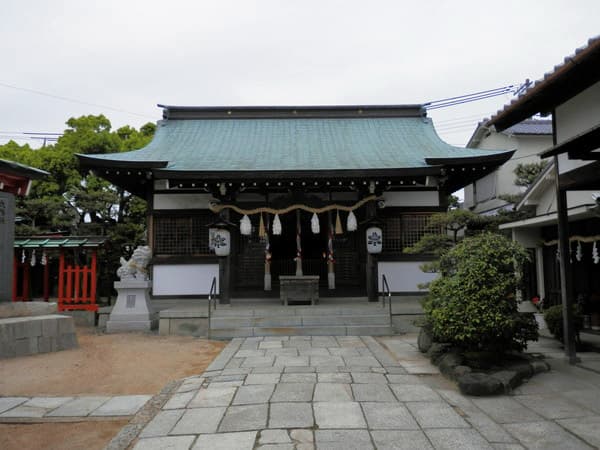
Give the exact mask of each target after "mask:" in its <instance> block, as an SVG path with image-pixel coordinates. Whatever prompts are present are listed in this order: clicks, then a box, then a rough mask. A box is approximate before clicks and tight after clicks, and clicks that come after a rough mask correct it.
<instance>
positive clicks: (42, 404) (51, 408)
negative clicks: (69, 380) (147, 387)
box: [0, 395, 152, 422]
mask: <svg viewBox="0 0 600 450" xmlns="http://www.w3.org/2000/svg"><path fill="white" fill-rule="evenodd" d="M151 397H152V396H150V395H121V396H113V397H111V396H80V397H0V410H1V411H3V412H2V414H0V422H1V421H2V419H6V420H7V421H14V420H15V419H40V420H42V421H43V420H44V419H48V420H52V419H57V418H69V417H72V418H86V417H90V418H91V417H109V416H111V417H112V416H118V417H122V416H133V415H135V414H136V413H137V412H138V411H139V410H140V409H141V408H142V406H144V404H145V403H146V402H147V401H148V400H150V398H151Z"/></svg>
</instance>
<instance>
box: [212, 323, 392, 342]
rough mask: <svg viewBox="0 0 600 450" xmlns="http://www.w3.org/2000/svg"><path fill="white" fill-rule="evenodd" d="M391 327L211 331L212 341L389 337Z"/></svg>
mask: <svg viewBox="0 0 600 450" xmlns="http://www.w3.org/2000/svg"><path fill="white" fill-rule="evenodd" d="M392 334H394V331H393V329H392V328H390V327H389V325H348V326H291V327H235V328H217V329H211V330H210V337H211V338H212V339H231V338H235V337H252V336H389V335H392Z"/></svg>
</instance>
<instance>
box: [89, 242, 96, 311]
mask: <svg viewBox="0 0 600 450" xmlns="http://www.w3.org/2000/svg"><path fill="white" fill-rule="evenodd" d="M97 260H98V252H97V250H92V263H91V272H92V273H91V274H90V278H91V286H90V296H89V298H90V300H91V301H92V302H93V303H96V300H97V299H96V281H97V280H98V278H97V264H98V262H97Z"/></svg>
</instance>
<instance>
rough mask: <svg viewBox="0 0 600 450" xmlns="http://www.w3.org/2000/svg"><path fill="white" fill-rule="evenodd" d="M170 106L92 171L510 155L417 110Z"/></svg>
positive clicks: (409, 164)
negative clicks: (454, 141)
mask: <svg viewBox="0 0 600 450" xmlns="http://www.w3.org/2000/svg"><path fill="white" fill-rule="evenodd" d="M168 108H169V107H166V108H165V111H166V113H165V115H166V116H167V117H168V119H167V120H163V121H161V122H160V123H159V126H158V128H157V131H156V135H155V137H154V139H153V140H152V142H151V143H150V144H149V145H147V146H146V147H144V148H142V149H140V150H135V151H131V152H126V153H114V154H106V155H94V156H91V155H80V158H81V159H82V161H84V162H85V164H86V165H87V166H89V167H93V166H94V165H97V166H101V167H102V166H104V167H106V166H113V165H118V166H122V167H127V166H129V165H131V167H146V166H147V167H153V168H155V169H158V170H157V172H160V171H161V169H163V170H168V171H169V172H171V171H181V172H183V171H194V172H195V171H201V172H205V171H210V172H215V171H217V172H218V171H275V170H276V171H299V170H303V171H306V170H369V169H400V168H424V167H429V166H430V165H435V164H441V163H443V160H446V159H452V160H454V159H461V158H466V159H468V158H481V157H484V158H485V156H487V155H489V156H492V157H493V156H494V155H495V156H496V158H493V159H497V157H498V156H499V155H502V154H505V153H506V152H493V151H489V152H487V151H482V150H477V149H468V148H462V147H454V146H452V145H449V144H447V143H445V142H444V141H442V140H441V139H440V138H439V136H438V135H437V133H436V132H435V129H434V127H433V123H432V121H431V119H429V118H426V117H423V116H422V114H421V112H420V110H419V109H414V108H413V110H412V111H413V112H414V111H416V114H412V115H410V114H407V113H406V111H404V112H402V114H399V116H398V117H394V116H393V114H388V115H391V117H385V116H384V117H377V116H369V115H368V114H365V116H366V117H365V116H362V117H360V116H356V117H344V115H348V114H346V113H345V110H343V111H342V112H344V114H342V115H341V117H335V116H334V117H330V116H327V115H324V116H319V117H314V115H313V116H312V117H293V116H292V112H291V111H290V112H289V115H281V116H271V117H269V116H268V115H267V116H266V117H265V116H264V114H263V116H260V115H257V116H256V117H253V116H252V115H250V116H249V115H246V116H244V117H231V118H228V117H227V116H224V114H220V115H217V116H215V117H210V115H208V116H202V115H200V116H198V115H196V116H192V117H188V116H185V117H183V116H180V117H179V118H177V116H175V117H176V118H173V115H168V112H169V109H168ZM383 108H390V109H391V107H383ZM398 108H402V107H398ZM404 109H406V107H404ZM190 110H192V109H191V108H190ZM207 110H208V108H205V109H201V108H200V109H199V111H203V112H206V111H207ZM265 111H268V109H265ZM184 112H185V110H184ZM221 112H223V110H221ZM235 112H236V111H235V110H234V115H233V116H235ZM326 112H327V114H329V115H332V113H331V112H329V111H326ZM254 113H255V112H254ZM361 113H362V111H361ZM367 113H368V110H367ZM228 114H229V112H228ZM294 114H296V112H295V110H294ZM333 115H334V114H333ZM223 116H224V117H223ZM199 117H200V118H199ZM426 158H427V159H429V158H431V160H430V163H431V164H428V163H427V161H426ZM432 161H435V162H432Z"/></svg>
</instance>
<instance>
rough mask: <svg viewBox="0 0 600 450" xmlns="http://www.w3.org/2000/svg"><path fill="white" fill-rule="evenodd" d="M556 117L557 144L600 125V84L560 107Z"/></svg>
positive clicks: (557, 109)
mask: <svg viewBox="0 0 600 450" xmlns="http://www.w3.org/2000/svg"><path fill="white" fill-rule="evenodd" d="M555 115H556V141H557V143H559V144H560V143H561V142H564V141H565V140H567V139H569V138H571V137H573V136H575V135H577V134H580V133H582V132H584V131H586V130H589V129H590V128H592V127H593V126H595V125H598V123H600V82H598V83H596V84H594V85H592V86H590V87H589V88H587V89H586V90H585V91H582V92H580V93H579V94H577V95H576V96H575V97H573V98H571V99H569V100H568V101H566V102H565V103H563V104H562V105H560V106H558V107H557V108H556V111H555Z"/></svg>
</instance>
